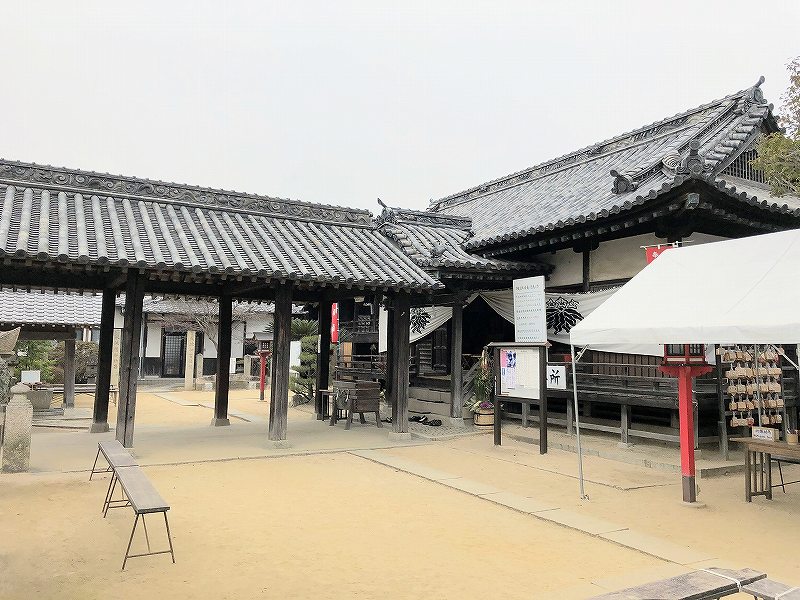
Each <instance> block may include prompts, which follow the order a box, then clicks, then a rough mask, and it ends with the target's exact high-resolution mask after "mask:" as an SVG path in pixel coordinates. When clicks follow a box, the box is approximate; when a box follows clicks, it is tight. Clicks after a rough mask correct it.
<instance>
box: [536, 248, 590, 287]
mask: <svg viewBox="0 0 800 600" xmlns="http://www.w3.org/2000/svg"><path fill="white" fill-rule="evenodd" d="M537 258H538V259H539V260H541V261H542V262H545V263H548V264H551V265H555V270H554V271H553V273H552V274H551V275H550V279H548V280H547V283H546V285H545V287H548V288H549V287H556V286H561V285H575V284H578V283H583V254H582V253H580V252H575V251H573V250H572V249H571V248H567V249H566V250H559V251H558V252H555V253H548V254H541V255H539V256H538V257H537Z"/></svg>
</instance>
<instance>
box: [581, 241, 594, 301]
mask: <svg viewBox="0 0 800 600" xmlns="http://www.w3.org/2000/svg"><path fill="white" fill-rule="evenodd" d="M591 255H592V253H591V252H590V251H589V250H584V251H583V257H582V258H583V269H582V270H583V285H582V286H581V290H582V291H584V292H588V291H589V288H590V287H591V281H592V277H591Z"/></svg>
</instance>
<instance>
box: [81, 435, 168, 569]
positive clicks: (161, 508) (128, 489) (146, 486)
mask: <svg viewBox="0 0 800 600" xmlns="http://www.w3.org/2000/svg"><path fill="white" fill-rule="evenodd" d="M101 454H102V455H103V458H105V460H106V462H107V463H108V467H107V468H105V469H98V468H97V461H98V460H99V458H100V455H101ZM107 472H111V480H110V481H109V482H108V489H107V490H106V497H105V499H104V500H103V510H102V512H103V518H105V517H106V515H107V514H108V510H109V509H110V508H124V507H126V506H130V507H131V508H132V509H133V512H134V513H135V515H136V518H135V520H134V522H133V529H132V530H131V537H130V539H129V540H128V547H127V549H126V550H125V558H124V559H123V561H122V568H123V569H125V565H126V564H127V562H128V559H129V558H135V557H138V556H150V555H152V554H167V553H168V554H170V555H171V556H172V562H173V563H174V562H175V552H174V550H173V547H172V535H171V534H170V530H169V520H168V519H167V511H168V510H169V508H170V507H169V504H167V503H166V501H165V500H164V499H163V498H162V497H161V495H160V494H159V493H158V492H157V491H156V489H155V488H154V487H153V484H152V483H150V480H149V479H148V478H147V476H146V475H145V474H144V471H142V470H141V468H139V465H138V464H137V462H136V460H135V459H134V458H133V457H132V456H131V455H130V453H129V452H128V450H127V449H126V448H125V447H123V446H122V444H120V443H119V442H118V441H117V440H107V441H103V442H100V443H98V444H97V455H96V456H95V458H94V465H92V472H91V473H90V475H89V480H91V479H92V476H93V475H94V474H95V473H107ZM117 483H119V484H120V487H121V488H122V498H120V499H117V500H114V491H115V490H116V487H117ZM158 512H160V513H163V515H164V525H165V526H166V530H167V541H168V542H169V550H159V551H156V552H152V551H151V547H150V536H149V534H148V532H147V522H146V521H145V515H147V514H153V513H158ZM139 517H141V518H142V526H143V528H144V536H145V540H146V541H147V552H144V553H141V554H130V550H131V544H132V543H133V536H134V534H135V533H136V527H137V525H138V524H139Z"/></svg>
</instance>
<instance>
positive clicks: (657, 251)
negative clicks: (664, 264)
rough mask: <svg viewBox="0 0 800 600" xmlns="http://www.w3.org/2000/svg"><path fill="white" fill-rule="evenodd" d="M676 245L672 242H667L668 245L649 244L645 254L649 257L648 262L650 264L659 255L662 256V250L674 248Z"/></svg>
mask: <svg viewBox="0 0 800 600" xmlns="http://www.w3.org/2000/svg"><path fill="white" fill-rule="evenodd" d="M674 247H675V246H673V245H672V244H667V245H666V246H649V247H647V248H645V249H644V252H645V256H646V257H647V264H648V265H649V264H650V263H651V262H653V261H654V260H655V259H657V258H658V257H659V256H661V253H662V252H666V251H667V250H672V249H673V248H674Z"/></svg>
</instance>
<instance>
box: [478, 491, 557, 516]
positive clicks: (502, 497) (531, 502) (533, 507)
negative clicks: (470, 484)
mask: <svg viewBox="0 0 800 600" xmlns="http://www.w3.org/2000/svg"><path fill="white" fill-rule="evenodd" d="M481 497H482V498H486V499H487V500H491V501H492V502H494V503H495V504H500V505H502V506H507V507H509V508H513V509H514V510H518V511H520V512H524V513H529V514H534V513H540V512H543V511H548V510H555V509H556V508H558V507H557V506H555V505H553V504H547V503H545V502H540V501H539V500H536V499H535V498H526V497H525V496H520V495H519V494H513V493H511V492H497V493H494V494H483V495H482V496H481Z"/></svg>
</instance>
